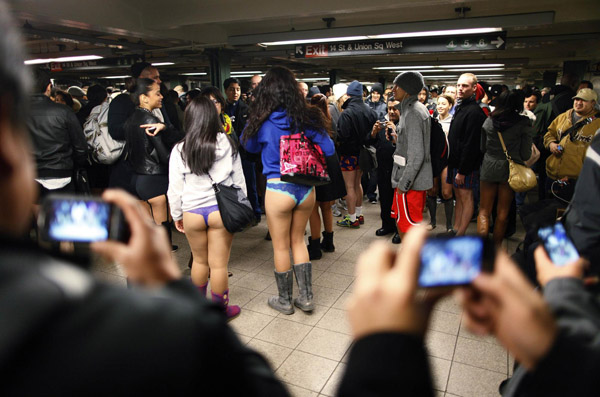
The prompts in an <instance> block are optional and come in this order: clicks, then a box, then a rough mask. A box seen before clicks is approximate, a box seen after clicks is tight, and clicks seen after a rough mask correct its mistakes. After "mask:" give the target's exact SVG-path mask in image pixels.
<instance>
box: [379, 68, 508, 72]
mask: <svg viewBox="0 0 600 397" xmlns="http://www.w3.org/2000/svg"><path fill="white" fill-rule="evenodd" d="M500 70H504V68H485V69H484V68H465V69H426V70H418V72H419V73H440V72H480V71H484V72H487V71H490V72H497V71H500ZM391 72H402V70H391Z"/></svg>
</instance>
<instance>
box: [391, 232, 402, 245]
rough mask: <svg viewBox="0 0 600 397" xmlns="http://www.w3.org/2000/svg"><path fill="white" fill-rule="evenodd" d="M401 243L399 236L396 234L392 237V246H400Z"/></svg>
mask: <svg viewBox="0 0 600 397" xmlns="http://www.w3.org/2000/svg"><path fill="white" fill-rule="evenodd" d="M401 242H402V239H401V238H400V235H399V234H398V233H396V234H394V237H392V244H400V243H401Z"/></svg>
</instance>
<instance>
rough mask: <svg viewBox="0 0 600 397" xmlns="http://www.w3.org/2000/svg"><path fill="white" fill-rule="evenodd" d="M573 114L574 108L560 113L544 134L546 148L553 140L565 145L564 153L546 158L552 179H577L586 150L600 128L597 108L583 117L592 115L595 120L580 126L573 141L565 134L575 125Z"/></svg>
mask: <svg viewBox="0 0 600 397" xmlns="http://www.w3.org/2000/svg"><path fill="white" fill-rule="evenodd" d="M572 115H573V109H569V110H567V111H566V112H564V113H562V114H559V115H558V117H557V118H556V119H554V121H553V122H552V124H550V127H548V132H546V135H544V147H546V149H549V146H550V143H552V142H558V144H559V145H561V146H562V147H563V151H562V154H560V155H558V156H557V155H556V154H551V155H550V156H549V157H548V159H547V160H546V173H547V174H548V176H549V177H550V178H552V179H562V178H565V177H567V178H572V179H577V177H578V176H579V172H581V167H582V166H583V160H584V159H585V152H586V150H587V148H588V146H590V143H591V142H592V138H593V137H594V134H595V133H596V131H597V130H598V128H600V118H598V117H597V115H596V110H595V109H594V110H592V112H590V113H589V114H587V115H584V117H583V118H582V119H581V120H583V119H584V118H588V117H592V118H593V121H592V122H591V123H588V124H586V125H585V126H583V127H582V128H580V129H579V131H577V132H576V134H575V137H574V139H573V141H571V138H570V137H569V135H568V134H567V135H565V134H564V132H565V131H566V130H568V129H569V128H571V126H572V125H573V123H572V120H573V118H572Z"/></svg>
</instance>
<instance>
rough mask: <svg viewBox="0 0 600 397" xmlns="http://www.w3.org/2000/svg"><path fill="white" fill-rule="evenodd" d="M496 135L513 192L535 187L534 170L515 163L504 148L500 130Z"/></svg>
mask: <svg viewBox="0 0 600 397" xmlns="http://www.w3.org/2000/svg"><path fill="white" fill-rule="evenodd" d="M498 137H499V138H500V143H501V144H502V149H503V150H504V155H505V156H506V160H508V184H509V186H510V188H511V189H512V190H514V191H515V192H526V191H528V190H531V189H533V188H534V187H536V186H537V179H536V177H535V172H533V170H532V169H531V168H529V167H526V166H524V165H521V164H517V163H515V162H514V161H513V159H512V158H511V157H510V155H509V154H508V150H506V145H505V144H504V139H502V134H501V133H500V131H498Z"/></svg>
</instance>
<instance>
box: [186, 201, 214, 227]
mask: <svg viewBox="0 0 600 397" xmlns="http://www.w3.org/2000/svg"><path fill="white" fill-rule="evenodd" d="M218 210H219V206H218V205H211V206H209V207H200V208H194V209H193V210H190V211H187V212H191V213H192V214H197V215H202V217H203V218H204V223H205V224H206V226H208V216H209V215H210V214H212V213H213V212H215V211H218Z"/></svg>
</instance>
